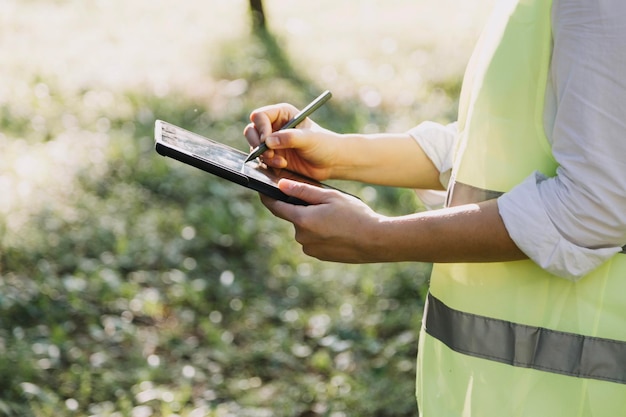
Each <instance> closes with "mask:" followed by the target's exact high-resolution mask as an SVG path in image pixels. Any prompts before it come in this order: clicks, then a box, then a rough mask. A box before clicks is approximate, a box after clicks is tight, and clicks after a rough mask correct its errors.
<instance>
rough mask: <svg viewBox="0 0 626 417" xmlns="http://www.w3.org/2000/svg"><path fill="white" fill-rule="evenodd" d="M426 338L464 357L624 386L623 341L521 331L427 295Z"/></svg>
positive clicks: (625, 349) (625, 347) (625, 350)
mask: <svg viewBox="0 0 626 417" xmlns="http://www.w3.org/2000/svg"><path fill="white" fill-rule="evenodd" d="M424 314H425V319H424V325H425V330H426V333H428V334H429V335H431V336H432V337H434V338H435V339H437V340H439V341H440V342H442V343H444V344H445V345H446V346H448V347H449V348H450V349H452V350H454V351H456V352H459V353H463V354H465V355H470V356H475V357H479V358H483V359H489V360H492V361H496V362H502V363H505V364H508V365H512V366H518V367H522V368H532V369H537V370H541V371H547V372H553V373H557V374H563V375H569V376H575V377H581V378H590V379H599V380H603V381H610V382H617V383H620V384H626V369H624V368H623V364H624V363H626V342H622V341H618V340H610V339H602V338H597V337H588V336H581V335H578V334H574V333H565V332H559V331H555V330H550V329H545V328H542V327H534V326H525V325H522V324H517V323H511V322H508V321H504V320H498V319H493V318H489V317H484V316H478V315H475V314H470V313H465V312H461V311H457V310H454V309H452V308H450V307H448V306H446V305H445V304H444V303H442V302H441V301H440V300H438V299H437V298H435V297H434V296H433V295H432V294H429V295H428V299H427V306H426V308H425V312H424Z"/></svg>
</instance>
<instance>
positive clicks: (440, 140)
mask: <svg viewBox="0 0 626 417" xmlns="http://www.w3.org/2000/svg"><path fill="white" fill-rule="evenodd" d="M408 134H409V135H411V137H412V138H413V139H415V141H416V142H417V143H418V145H419V146H420V147H421V148H422V149H423V150H424V152H425V153H426V156H428V158H429V159H430V160H431V161H432V162H433V164H434V165H435V167H436V168H437V170H439V173H440V174H439V181H440V182H441V185H442V186H443V187H444V188H447V187H448V183H449V182H450V174H451V172H452V164H453V162H454V149H455V142H456V139H457V123H456V122H455V123H450V124H448V125H443V124H439V123H435V122H430V121H428V122H422V123H420V124H419V125H417V126H415V127H414V128H412V129H411V130H409V131H408Z"/></svg>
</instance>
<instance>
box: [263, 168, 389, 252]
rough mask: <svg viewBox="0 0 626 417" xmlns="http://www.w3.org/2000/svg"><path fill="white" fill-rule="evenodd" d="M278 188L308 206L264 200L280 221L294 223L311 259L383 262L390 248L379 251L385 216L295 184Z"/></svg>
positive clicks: (354, 201) (330, 192)
mask: <svg viewBox="0 0 626 417" xmlns="http://www.w3.org/2000/svg"><path fill="white" fill-rule="evenodd" d="M278 185H279V188H280V189H281V191H282V192H284V193H285V194H287V195H289V196H293V197H296V198H299V199H301V200H304V201H306V202H308V203H309V204H310V205H308V206H298V205H293V204H289V203H285V202H282V201H278V200H274V199H271V198H269V197H266V196H261V200H262V201H263V204H265V206H266V207H267V208H268V209H269V210H270V211H271V212H272V213H273V214H274V215H275V216H277V217H280V218H282V219H285V220H287V221H289V222H291V223H292V224H293V225H294V228H295V239H296V241H297V242H298V243H300V244H301V245H302V250H303V251H304V253H306V254H307V255H309V256H313V257H315V258H318V259H321V260H324V261H334V262H343V263H371V262H379V261H383V260H384V259H383V257H384V254H385V253H388V252H389V251H388V248H381V247H379V242H380V240H379V239H378V237H379V236H380V230H379V229H380V226H381V224H382V222H381V220H382V219H383V218H384V217H383V216H381V215H379V214H377V213H375V212H374V211H373V210H372V209H370V208H369V207H368V206H367V205H366V204H364V203H363V202H361V200H359V199H357V198H356V197H353V196H350V195H347V194H344V193H342V192H340V191H336V190H329V189H324V188H320V187H317V186H314V185H309V184H305V183H301V182H297V181H292V180H285V179H283V180H281V181H280V182H279V184H278Z"/></svg>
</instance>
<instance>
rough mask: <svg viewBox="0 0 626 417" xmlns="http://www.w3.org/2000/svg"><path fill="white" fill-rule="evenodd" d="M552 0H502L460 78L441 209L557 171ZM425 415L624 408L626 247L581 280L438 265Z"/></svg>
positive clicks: (427, 320) (507, 265) (508, 416)
mask: <svg viewBox="0 0 626 417" xmlns="http://www.w3.org/2000/svg"><path fill="white" fill-rule="evenodd" d="M551 7H552V6H551V1H549V0H500V1H498V2H497V5H496V9H495V10H494V13H493V14H492V16H491V17H490V19H489V21H488V23H487V27H486V30H485V32H484V33H483V35H482V36H481V38H480V40H479V43H478V45H477V49H476V51H475V52H474V54H473V56H472V58H471V60H470V63H469V65H468V70H467V72H466V75H465V78H464V81H463V91H462V94H461V102H460V105H459V132H460V133H459V134H460V135H461V136H460V138H459V148H458V152H457V159H456V161H455V167H454V169H453V179H452V186H451V188H450V190H449V195H448V205H459V204H466V203H474V202H479V201H483V200H486V199H490V198H495V197H497V196H499V195H501V194H502V193H504V192H507V191H509V190H510V189H511V188H512V187H513V186H515V185H516V184H519V183H520V182H522V181H523V180H524V179H525V178H527V177H528V176H529V175H531V174H532V173H533V172H535V171H539V172H541V173H543V174H544V175H546V176H554V175H555V174H556V167H557V164H556V162H555V160H554V158H553V156H552V154H551V149H550V148H551V146H550V143H549V141H548V139H547V138H546V135H545V131H544V125H543V120H544V119H543V118H544V102H545V93H546V81H547V77H548V73H549V66H550V58H551V48H552V28H551ZM417 397H418V406H419V410H420V415H422V416H423V417H560V416H567V417H582V416H594V417H598V416H600V417H604V416H607V417H619V416H626V254H618V255H615V256H614V257H613V258H612V259H611V260H609V261H608V262H606V263H605V264H604V265H602V266H601V267H599V268H598V269H597V270H595V271H594V272H592V273H590V274H589V275H588V276H586V277H584V278H582V279H581V280H579V281H577V282H572V281H569V280H566V279H564V278H560V277H556V276H554V275H551V274H549V273H548V272H546V271H545V270H543V269H541V268H540V267H539V266H537V265H536V264H535V263H533V262H532V261H530V260H526V261H516V262H503V263H482V264H481V263H478V264H476V263H474V264H445V265H435V266H434V268H433V273H432V276H431V283H430V292H429V295H428V299H427V305H426V307H425V312H424V319H423V325H422V329H421V334H420V344H419V355H418V370H417Z"/></svg>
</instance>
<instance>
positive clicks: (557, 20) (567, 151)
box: [409, 0, 626, 279]
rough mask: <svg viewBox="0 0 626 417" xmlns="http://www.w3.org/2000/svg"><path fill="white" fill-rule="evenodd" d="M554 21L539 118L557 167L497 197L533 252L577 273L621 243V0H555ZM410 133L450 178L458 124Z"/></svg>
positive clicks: (625, 180) (625, 120)
mask: <svg viewBox="0 0 626 417" xmlns="http://www.w3.org/2000/svg"><path fill="white" fill-rule="evenodd" d="M552 30H553V41H554V51H553V56H552V63H551V68H550V77H549V80H548V86H547V92H546V109H545V114H544V119H545V129H546V134H547V136H548V140H549V141H550V143H551V144H552V152H553V155H554V158H555V159H556V161H557V162H558V164H559V168H558V170H557V175H556V176H555V177H552V178H545V177H543V176H542V175H540V174H538V173H537V174H533V175H531V176H530V177H528V178H527V179H526V180H525V181H524V182H522V183H521V184H519V185H517V186H516V187H515V188H513V189H512V190H511V191H510V192H508V193H505V194H504V195H503V196H501V197H500V198H499V200H498V207H499V211H500V215H501V216H502V219H503V221H504V224H505V226H506V228H507V231H508V232H509V235H510V236H511V238H512V239H513V241H514V242H515V243H516V244H517V246H518V247H519V248H520V249H521V250H522V251H523V252H524V253H525V254H526V255H527V256H528V257H529V258H530V259H532V260H533V261H534V262H536V263H537V264H538V265H539V266H541V267H542V268H544V269H545V270H547V271H549V272H551V273H553V274H556V275H559V276H562V277H566V278H570V279H577V278H580V277H582V276H584V275H586V274H587V273H589V272H590V271H592V270H593V269H595V268H597V267H598V266H600V265H601V264H602V263H603V262H605V261H606V260H607V259H609V258H611V257H612V256H613V255H615V254H616V253H618V252H620V251H621V247H622V246H623V245H626V1H625V0H554V1H553V5H552ZM409 133H410V134H411V135H412V136H413V137H414V138H415V139H416V141H417V142H418V143H419V144H420V146H421V147H422V148H423V149H424V151H425V152H426V153H427V155H428V156H429V157H430V159H431V160H432V161H433V163H434V164H435V166H437V168H438V169H439V171H440V172H441V180H442V184H444V186H447V185H448V184H447V182H448V180H449V178H450V171H451V168H452V163H453V160H452V158H453V152H452V149H453V148H454V142H455V139H456V125H455V124H452V125H448V126H442V125H437V124H435V123H432V122H425V123H422V124H420V125H419V126H416V127H415V128H413V129H411V130H410V131H409ZM623 256H626V254H625V255H623Z"/></svg>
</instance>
